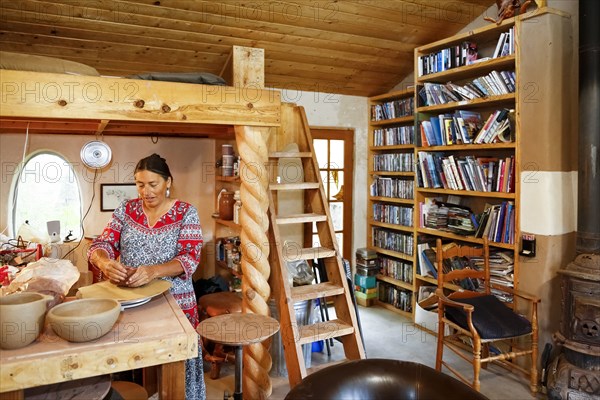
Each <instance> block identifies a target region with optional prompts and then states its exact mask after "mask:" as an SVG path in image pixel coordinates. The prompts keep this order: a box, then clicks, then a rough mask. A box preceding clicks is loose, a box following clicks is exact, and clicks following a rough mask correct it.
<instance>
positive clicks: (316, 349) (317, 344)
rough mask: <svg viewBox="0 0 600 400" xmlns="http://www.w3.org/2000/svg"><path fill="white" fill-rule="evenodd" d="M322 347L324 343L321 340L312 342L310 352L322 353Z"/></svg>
mask: <svg viewBox="0 0 600 400" xmlns="http://www.w3.org/2000/svg"><path fill="white" fill-rule="evenodd" d="M324 346H325V342H323V341H322V340H319V341H318V342H313V344H312V352H313V353H322V352H323V347H324Z"/></svg>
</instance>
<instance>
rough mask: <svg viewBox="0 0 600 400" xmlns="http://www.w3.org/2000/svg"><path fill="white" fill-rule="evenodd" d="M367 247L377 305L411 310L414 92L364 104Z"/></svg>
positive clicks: (408, 313) (405, 312)
mask: <svg viewBox="0 0 600 400" xmlns="http://www.w3.org/2000/svg"><path fill="white" fill-rule="evenodd" d="M369 109H370V115H369V139H368V146H369V148H368V174H369V178H368V184H369V189H370V192H369V200H368V209H367V218H368V222H367V245H368V247H369V248H370V249H372V250H375V251H376V252H377V255H378V257H379V260H380V263H381V264H380V267H381V273H380V274H378V275H377V276H376V278H377V285H378V289H379V290H378V292H379V294H378V296H379V298H378V304H380V305H382V306H383V307H385V308H387V309H390V310H392V311H394V312H397V313H399V314H401V315H404V316H408V317H411V316H412V310H413V307H414V300H413V297H414V296H413V289H414V285H413V278H414V263H415V258H414V224H413V218H414V179H415V173H414V158H413V157H414V148H415V145H414V143H415V142H414V138H415V135H414V116H413V115H414V91H413V90H403V91H397V92H391V93H386V94H383V95H379V96H374V97H370V98H369Z"/></svg>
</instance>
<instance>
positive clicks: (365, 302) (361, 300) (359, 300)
mask: <svg viewBox="0 0 600 400" xmlns="http://www.w3.org/2000/svg"><path fill="white" fill-rule="evenodd" d="M354 296H355V297H356V304H358V305H359V306H363V307H371V306H373V305H375V301H376V300H377V292H375V293H370V294H366V293H363V292H354Z"/></svg>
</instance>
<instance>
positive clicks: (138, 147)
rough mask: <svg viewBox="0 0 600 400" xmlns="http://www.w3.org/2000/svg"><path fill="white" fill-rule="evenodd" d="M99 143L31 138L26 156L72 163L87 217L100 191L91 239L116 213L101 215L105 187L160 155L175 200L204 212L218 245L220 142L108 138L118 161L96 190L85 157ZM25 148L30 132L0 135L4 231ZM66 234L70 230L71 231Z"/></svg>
mask: <svg viewBox="0 0 600 400" xmlns="http://www.w3.org/2000/svg"><path fill="white" fill-rule="evenodd" d="M94 139H95V137H94V136H92V135H87V136H86V135H58V134H53V135H30V136H29V146H28V148H27V152H26V153H27V154H30V153H31V152H34V151H38V150H52V151H54V152H58V153H59V154H61V155H62V156H63V157H65V158H66V160H67V161H68V162H70V163H71V164H72V167H73V169H74V171H75V174H76V176H77V179H78V181H79V183H80V187H81V196H82V207H83V210H82V215H83V214H84V213H85V211H86V210H87V208H88V206H90V201H92V194H93V190H92V189H95V197H94V199H93V201H92V202H91V209H90V213H89V215H88V216H87V218H86V219H85V221H84V229H85V235H86V236H88V235H98V234H100V233H101V232H102V230H103V228H104V226H105V225H106V223H107V222H108V220H109V219H110V216H111V213H110V212H101V211H100V197H99V190H100V184H102V183H128V182H133V169H134V168H135V164H136V163H137V161H138V160H139V159H141V158H143V157H146V156H148V155H150V154H152V153H158V154H160V155H161V156H162V157H164V158H165V159H166V160H167V163H168V164H169V168H170V169H171V174H172V175H173V179H174V180H173V190H172V196H173V197H175V198H178V199H181V200H184V201H187V202H189V203H191V204H193V205H194V206H196V207H197V208H198V212H199V216H200V223H201V224H202V227H203V233H204V240H205V243H207V242H209V241H211V240H212V237H213V226H214V223H213V220H212V218H211V214H212V213H213V212H214V209H213V205H214V173H215V170H214V168H213V166H214V165H215V145H214V143H215V142H214V140H210V139H194V138H162V137H161V138H159V139H158V142H157V143H156V144H154V143H152V141H151V139H150V138H149V137H131V136H129V137H124V136H107V137H105V138H104V141H105V142H106V143H107V144H108V145H109V146H110V147H111V149H112V162H111V163H110V165H109V166H108V167H107V168H105V169H104V170H102V171H101V173H100V175H99V176H98V178H97V181H96V184H95V185H92V180H93V176H94V172H93V170H90V169H89V168H87V167H85V166H84V165H83V163H82V162H81V159H80V156H79V153H80V150H81V148H82V146H83V145H84V144H85V143H87V142H88V141H90V140H94ZM24 143H25V134H24V133H16V134H2V135H0V159H1V160H2V162H1V168H2V169H1V176H0V226H1V228H0V231H1V230H3V229H4V228H5V227H6V226H7V224H8V222H9V221H8V215H7V214H8V204H9V193H10V190H11V186H12V185H13V181H14V179H15V171H16V170H17V166H18V165H20V163H21V157H22V154H23V146H24ZM41 178H43V177H41ZM40 201H43V199H40ZM207 205H209V206H207ZM65 229H68V227H66V228H65ZM65 232H66V230H65ZM61 236H63V237H64V236H65V235H62V234H61ZM213 252H214V250H213V246H212V245H206V246H205V247H204V251H203V259H204V260H206V259H208V260H212V259H213V258H214V257H213ZM81 257H83V255H81ZM206 267H207V269H208V270H207V271H206V272H207V274H208V276H211V275H212V274H213V273H214V270H212V268H213V266H212V262H209V263H208V265H206ZM211 270H212V271H211ZM205 276H206V274H205Z"/></svg>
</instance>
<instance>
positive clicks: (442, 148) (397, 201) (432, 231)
mask: <svg viewBox="0 0 600 400" xmlns="http://www.w3.org/2000/svg"><path fill="white" fill-rule="evenodd" d="M509 31H511V34H510V38H511V39H512V41H513V43H512V47H511V48H510V50H509V52H508V53H507V54H504V55H499V56H497V57H492V56H493V55H494V53H495V52H496V48H497V46H498V41H499V39H500V37H501V35H502V34H503V33H504V34H506V33H507V32H509ZM504 37H505V38H506V35H504ZM464 42H467V43H476V45H477V52H478V58H479V61H478V62H475V63H472V64H468V65H466V64H465V65H461V63H460V62H456V58H455V61H454V62H448V61H446V62H447V63H448V64H447V65H446V67H444V69H443V70H436V71H435V72H433V71H432V72H431V73H425V71H424V70H423V65H420V64H422V60H423V57H425V56H427V57H430V55H431V54H434V55H435V54H442V55H441V57H442V58H441V60H442V61H443V60H444V57H446V58H447V57H448V55H450V57H452V54H454V56H455V57H456V55H457V54H460V53H458V52H457V51H456V49H460V47H461V45H462V44H463V43H464ZM451 48H454V49H455V50H454V51H453V50H450V51H448V50H444V49H451ZM442 50H444V52H442ZM500 54H501V53H500ZM439 57H440V56H439V55H438V58H439ZM414 59H415V76H416V78H415V88H414V90H412V91H399V92H392V93H386V94H382V95H379V96H374V97H371V98H369V105H370V107H371V109H370V110H369V112H370V115H369V120H370V122H369V139H368V140H369V143H368V146H369V147H368V166H369V171H368V176H369V189H370V190H371V192H370V193H369V197H368V206H367V207H368V209H367V245H368V246H369V247H370V248H371V249H373V250H375V251H376V252H377V253H378V255H379V256H380V257H387V258H389V259H393V260H396V261H399V262H403V263H406V264H402V265H409V266H412V268H413V275H412V279H410V278H406V277H405V279H406V281H405V280H402V279H396V277H394V276H388V275H386V274H382V275H379V276H378V277H377V279H378V282H379V283H380V284H385V285H388V286H387V287H392V288H395V289H397V290H400V291H404V292H406V293H410V294H411V295H412V311H402V310H398V309H397V308H396V307H394V306H393V305H390V304H381V305H382V306H384V307H386V308H389V309H392V310H394V311H397V312H399V313H400V314H403V315H406V316H412V317H413V318H414V317H416V304H415V303H416V298H417V295H418V293H419V292H420V288H421V287H423V286H436V285H437V280H436V279H435V278H433V277H431V276H427V275H423V274H421V273H420V265H419V250H420V249H419V248H418V246H419V244H421V243H423V242H427V241H431V242H432V243H433V242H434V241H435V239H437V238H442V240H443V241H444V243H449V242H456V243H457V244H459V245H475V246H478V245H483V238H482V235H483V232H479V233H478V232H477V229H475V230H474V232H472V233H468V232H467V234H465V233H466V232H464V231H457V229H456V226H455V227H453V228H455V229H440V226H435V225H434V226H432V225H431V224H430V225H429V226H428V225H425V224H422V222H421V215H422V213H423V209H422V205H421V204H422V203H425V202H426V200H427V201H429V200H430V199H432V198H440V200H441V201H442V202H446V203H448V202H449V201H448V200H451V201H455V199H460V204H461V205H463V206H466V207H468V209H469V210H470V211H471V212H472V213H473V214H474V215H475V216H476V217H477V216H480V215H481V214H482V213H483V212H484V211H485V209H486V207H488V206H498V205H502V204H506V205H507V206H506V207H508V205H509V204H510V206H511V211H510V215H509V217H508V219H507V223H506V225H503V226H502V229H499V232H502V233H501V234H500V235H499V236H494V237H493V238H491V239H490V240H489V244H490V251H492V252H507V253H508V254H509V255H510V256H511V257H512V258H513V260H514V262H513V275H512V276H513V286H514V288H516V289H522V290H525V291H528V292H531V293H534V294H536V293H539V290H540V288H539V275H537V278H536V276H534V275H536V272H533V270H531V268H530V269H529V270H528V268H524V267H523V265H527V263H528V262H530V261H532V260H533V261H534V262H536V263H537V264H536V265H538V264H539V263H540V262H543V260H542V259H540V260H536V259H529V258H527V257H523V256H521V255H520V254H519V252H520V244H521V235H522V234H525V233H527V232H531V230H530V229H527V228H531V227H532V226H533V225H534V224H535V219H536V217H535V216H531V214H530V213H532V211H534V210H535V209H536V207H538V206H537V205H536V204H533V203H534V202H535V201H536V199H538V200H539V196H538V197H535V196H533V198H534V199H533V200H530V196H531V193H532V191H535V190H536V188H539V189H542V186H541V185H539V184H536V182H537V181H535V180H532V179H530V178H531V177H532V176H537V175H536V174H538V173H543V171H562V170H563V169H565V168H566V167H565V165H568V163H569V155H570V153H568V152H565V151H564V150H561V146H562V145H561V143H567V142H569V141H570V140H571V139H570V135H571V134H572V133H571V126H570V125H569V124H568V123H567V124H565V121H569V120H571V119H572V118H571V117H572V116H573V112H572V111H571V108H570V103H569V101H570V100H569V99H571V98H573V96H572V90H571V88H570V87H569V86H566V85H569V82H571V81H572V79H570V74H569V73H567V72H565V71H570V65H571V64H572V62H573V58H572V51H571V37H570V20H569V16H568V15H566V14H565V13H563V12H560V11H556V10H552V9H550V8H540V9H537V10H534V11H533V12H530V13H526V14H523V15H520V16H517V17H514V18H511V19H507V20H504V21H503V22H502V23H501V24H499V25H496V24H490V25H487V26H485V27H482V28H479V29H475V30H472V31H469V32H466V33H461V34H458V35H455V36H451V37H448V38H446V39H443V40H439V41H437V42H434V43H430V44H427V45H424V46H421V47H418V48H416V49H415V57H414ZM432 59H435V56H434V57H432ZM431 62H432V63H433V61H431ZM435 62H436V64H437V63H438V60H437V59H435ZM493 71H496V72H502V71H505V73H504V74H500V76H499V77H500V78H502V79H504V78H503V77H505V78H507V81H505V82H504V86H505V87H506V88H507V89H508V91H505V92H502V91H499V92H496V93H487V94H485V95H481V93H479V96H477V95H476V94H475V93H477V92H475V93H473V91H476V90H478V89H474V88H473V85H475V84H474V83H473V81H474V80H475V79H476V78H482V77H486V76H489V75H490V74H492V73H493ZM506 72H508V73H510V75H506ZM512 73H514V75H513V74H512ZM493 75H494V76H496V77H498V75H497V74H496V73H494V74H493ZM511 79H512V80H511ZM449 82H451V83H453V84H454V85H461V86H466V87H468V88H469V90H470V91H471V92H469V93H470V97H469V95H466V94H465V96H460V93H459V92H457V93H455V96H456V97H455V98H448V99H446V100H445V101H436V102H427V93H423V90H424V88H425V87H426V86H427V87H428V89H430V88H431V87H433V88H434V91H435V90H439V86H435V85H440V84H444V85H445V84H447V83H449ZM479 82H480V84H482V83H481V81H479ZM507 82H510V84H508V83H507ZM431 84H433V85H434V86H431ZM467 84H469V85H467ZM490 85H491V83H490V82H487V86H489V87H490V90H491V86H490ZM496 85H497V86H498V87H502V85H501V83H500V82H497V83H496ZM511 85H512V87H511ZM475 87H476V86H475ZM436 88H437V89H436ZM484 88H485V86H484ZM465 90H466V89H465ZM481 90H482V89H479V91H481ZM561 91H562V92H564V93H565V94H566V95H565V96H562V95H561ZM421 93H423V94H421ZM436 94H437V95H438V96H440V94H439V93H436ZM429 95H430V96H431V95H432V93H429ZM411 96H412V97H413V99H414V100H413V101H414V106H415V113H414V115H413V116H412V117H410V116H395V118H388V119H385V118H382V119H378V120H372V119H371V111H372V108H373V107H374V106H377V105H381V104H384V103H386V102H390V101H393V100H398V99H406V98H410V97H411ZM504 109H506V110H514V112H511V113H507V114H506V115H505V118H503V119H500V120H499V121H498V124H500V123H501V122H504V119H506V120H507V122H504V123H505V124H506V125H505V126H504V128H506V127H507V126H508V127H510V130H507V129H504V130H503V131H500V132H498V133H497V134H496V136H494V134H495V132H492V134H490V135H491V136H490V138H488V140H475V139H477V137H478V133H479V132H478V131H477V129H474V128H472V129H471V130H466V131H463V129H466V125H465V128H462V126H461V125H459V127H460V130H461V131H462V132H459V131H458V130H457V131H456V132H455V135H456V134H457V133H459V134H461V135H462V134H463V133H464V134H465V137H466V138H467V140H464V138H463V137H462V136H461V139H460V140H457V138H456V137H455V138H454V140H452V141H451V142H450V143H448V141H447V140H446V141H445V142H444V141H443V140H442V138H441V128H440V140H439V141H438V140H435V139H433V140H431V141H430V140H429V139H431V131H429V132H427V133H429V137H428V135H426V134H425V133H426V132H423V133H421V126H422V124H423V122H424V121H429V122H431V119H432V118H436V117H437V118H438V120H439V116H440V115H443V114H449V117H450V118H451V117H452V116H454V115H455V114H456V113H457V111H463V113H462V114H463V115H462V117H466V116H468V115H469V113H477V114H479V116H480V118H481V123H482V125H483V126H482V127H485V123H486V122H487V120H488V118H489V117H490V115H493V114H494V113H495V112H499V111H501V110H504ZM459 115H460V113H459ZM499 115H500V114H496V117H498V116H499ZM465 119H466V118H463V123H464V121H465ZM496 119H498V118H496ZM452 122H453V123H454V120H452ZM470 122H473V121H470ZM455 123H456V124H459V121H458V120H457V121H456V122H455ZM490 123H493V120H491V122H490ZM411 125H412V126H413V127H414V128H413V129H414V138H415V139H414V143H412V144H411V143H406V144H388V145H381V144H379V143H376V142H375V137H376V131H377V130H378V129H381V128H387V127H395V126H411ZM441 126H442V125H441V121H440V127H441ZM444 128H445V125H444ZM497 128H498V129H500V128H502V126H501V125H498V126H497ZM434 133H436V131H435V130H434ZM436 138H437V137H436ZM492 138H493V139H492ZM446 139H447V138H446ZM557 141H558V142H557ZM557 143H558V144H557ZM411 151H412V152H413V160H414V163H415V170H414V171H402V172H389V171H385V172H384V171H377V170H375V167H374V166H375V158H376V156H378V155H384V154H398V153H401V154H407V153H410V152H411ZM420 153H422V154H423V156H428V155H429V156H431V157H432V167H433V171H435V168H436V165H437V166H439V167H438V168H439V171H442V172H444V173H446V171H449V173H454V172H453V168H452V164H449V162H450V161H452V163H454V164H455V167H456V168H457V171H456V174H457V175H456V176H454V182H450V184H448V181H447V180H446V181H445V182H443V181H442V180H441V177H438V182H435V181H433V180H431V179H432V177H428V176H427V173H428V172H427V171H428V168H429V165H427V167H428V168H427V169H425V170H423V169H421V163H420V161H421V159H420V158H419V157H421V158H422V159H427V158H426V157H423V156H420V155H419V154H420ZM434 156H435V157H434ZM450 156H452V159H450V158H449V157H450ZM458 160H460V161H461V164H462V169H463V171H462V172H464V173H465V174H467V173H469V172H470V173H472V174H473V173H474V174H479V175H473V176H472V177H471V178H472V179H473V180H474V179H476V178H477V179H480V181H479V182H478V183H477V182H476V181H475V182H471V186H465V182H463V181H462V180H461V179H463V177H462V175H461V171H459V170H458V168H460V167H459V164H458V163H457V161H458ZM500 160H503V161H504V164H503V168H502V169H501V168H499V166H500ZM507 160H508V161H509V162H510V164H509V168H507V167H506V165H507V164H506V163H507ZM478 161H480V167H481V170H480V171H479V172H478V170H477V169H474V168H475V167H477V163H478ZM485 161H487V165H486V166H485V167H483V163H484V162H485ZM490 161H492V162H494V163H493V164H491V165H490ZM473 162H475V163H473ZM436 163H437V164H436ZM469 163H470V164H469ZM444 164H446V166H445V167H444ZM448 168H450V169H449V170H448ZM464 168H470V170H468V169H467V170H465V169H464ZM494 169H495V170H496V175H494ZM439 171H438V172H437V173H438V175H439ZM489 171H491V175H490V174H488V172H489ZM502 171H504V173H505V174H508V176H507V177H505V178H504V180H503V182H502V185H499V181H498V180H499V179H500V178H499V174H500V173H501V172H502ZM429 174H431V171H429ZM423 176H425V179H429V180H428V181H427V183H425V182H424V178H423ZM488 176H491V178H492V179H491V181H490V182H489V187H488V180H487V177H488ZM380 178H387V179H388V181H389V180H391V179H396V180H401V181H403V183H402V184H401V185H400V184H399V185H398V186H402V185H404V186H402V188H403V189H407V188H408V187H410V185H411V184H412V185H413V191H414V193H413V195H412V196H404V195H403V194H402V192H396V193H394V195H384V193H381V192H377V193H373V191H372V190H373V185H374V183H376V182H378V179H380ZM484 178H485V180H484ZM457 180H461V183H462V184H463V186H462V187H458V186H457V182H456V181H457ZM473 183H477V184H478V185H479V186H474V185H473ZM484 184H485V188H484V186H483V185H484ZM380 186H381V185H380ZM552 190H555V191H556V193H558V192H560V190H563V189H561V188H558V189H552ZM550 192H552V191H550ZM550 192H549V194H548V195H549V196H552V193H554V192H552V193H550ZM558 195H560V194H558ZM549 200H551V199H549ZM376 205H389V206H402V207H408V208H412V210H413V212H414V214H413V224H412V226H403V225H401V224H399V223H392V222H391V221H387V220H381V219H379V218H378V217H377V215H376V212H377V208H374V207H375V206H376ZM488 208H489V207H488ZM524 210H525V211H524ZM505 211H506V209H505ZM524 213H526V214H524ZM505 219H506V218H505ZM440 220H443V219H440ZM459 220H460V219H459ZM476 221H478V222H480V221H481V220H480V219H479V218H477V219H476ZM502 223H503V224H504V219H503V220H502ZM524 227H525V228H524ZM376 229H381V230H384V231H386V232H392V233H398V234H403V235H406V237H409V238H410V239H411V240H412V241H413V251H412V253H411V254H405V253H404V252H400V251H397V250H398V249H390V248H386V246H381V241H379V242H376V241H374V240H376V237H375V230H376ZM490 230H491V229H490ZM489 233H490V232H489V231H488V234H489ZM497 233H498V232H497ZM490 237H491V236H490ZM538 237H540V235H538ZM384 239H385V237H384ZM561 240H562V239H561ZM432 247H434V246H432ZM538 257H539V255H538ZM530 270H531V271H530ZM538 274H539V273H538ZM447 289H448V290H457V288H456V287H452V286H450V285H448V287H447ZM512 306H513V307H516V308H519V305H518V304H515V303H513V304H512ZM421 311H422V310H421Z"/></svg>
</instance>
